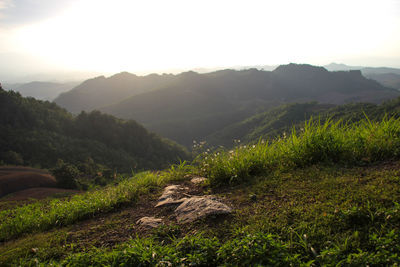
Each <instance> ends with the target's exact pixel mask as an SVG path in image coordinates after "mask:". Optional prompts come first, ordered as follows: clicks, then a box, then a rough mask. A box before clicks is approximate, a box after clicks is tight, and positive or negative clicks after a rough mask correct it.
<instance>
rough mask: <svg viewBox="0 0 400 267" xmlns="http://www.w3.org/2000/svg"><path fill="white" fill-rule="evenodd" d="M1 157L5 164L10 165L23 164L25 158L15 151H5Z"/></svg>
mask: <svg viewBox="0 0 400 267" xmlns="http://www.w3.org/2000/svg"><path fill="white" fill-rule="evenodd" d="M1 159H2V161H3V162H4V163H5V164H9V165H23V164H24V159H23V158H22V156H21V154H19V153H17V152H15V151H6V152H3V153H2V155H1Z"/></svg>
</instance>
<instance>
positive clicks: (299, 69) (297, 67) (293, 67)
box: [272, 63, 328, 75]
mask: <svg viewBox="0 0 400 267" xmlns="http://www.w3.org/2000/svg"><path fill="white" fill-rule="evenodd" d="M272 72H273V73H275V74H280V75H282V74H284V75H288V74H289V75H291V74H292V75H293V74H307V75H309V74H311V73H326V72H328V71H327V70H326V69H325V68H324V67H318V66H313V65H309V64H295V63H290V64H287V65H280V66H279V67H277V68H276V69H275V70H273V71H272Z"/></svg>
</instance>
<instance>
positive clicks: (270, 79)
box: [55, 64, 400, 146]
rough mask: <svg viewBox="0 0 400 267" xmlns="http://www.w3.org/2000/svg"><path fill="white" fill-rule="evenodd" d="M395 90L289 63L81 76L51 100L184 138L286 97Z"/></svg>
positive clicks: (380, 96)
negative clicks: (272, 67) (260, 67)
mask: <svg viewBox="0 0 400 267" xmlns="http://www.w3.org/2000/svg"><path fill="white" fill-rule="evenodd" d="M399 95H400V93H399V92H398V91H397V90H394V89H390V88H387V87H384V86H382V85H381V84H379V83H378V82H376V81H374V80H371V79H367V78H365V77H364V76H363V75H362V73H361V71H359V70H353V71H337V72H329V71H327V70H326V69H325V68H323V67H316V66H311V65H297V64H289V65H282V66H279V67H277V68H276V69H275V70H273V71H261V70H257V69H246V70H220V71H215V72H211V73H204V74H199V73H196V72H192V71H190V72H185V73H181V74H178V75H172V74H164V75H157V74H152V75H147V76H143V77H141V76H136V75H133V74H130V73H120V74H116V75H114V76H112V77H110V78H105V77H98V78H94V79H91V80H87V81H85V82H84V83H82V84H81V85H79V86H77V87H76V88H74V89H73V90H71V91H69V92H66V93H63V94H61V95H60V96H59V97H57V98H56V99H55V102H56V103H57V104H59V105H60V106H62V107H65V108H66V109H68V110H69V111H71V112H74V113H78V112H80V111H81V110H86V111H90V110H94V109H99V110H101V111H103V112H106V113H109V114H112V115H115V116H117V117H120V118H124V119H134V120H137V121H139V122H141V123H142V124H144V126H145V127H146V128H148V129H150V130H152V131H154V132H156V133H158V134H160V135H162V136H165V137H168V138H170V139H173V140H175V141H177V142H179V143H181V144H184V145H185V146H190V145H191V144H192V141H193V140H203V139H205V137H207V136H209V135H212V134H213V133H215V132H217V131H219V130H221V129H223V128H225V127H227V126H229V125H231V124H234V123H237V122H239V121H242V120H244V119H246V118H248V117H250V116H252V115H255V114H257V113H260V112H263V111H267V110H268V109H270V108H272V107H276V106H278V105H281V104H285V103H293V102H299V103H304V102H309V101H318V102H320V103H325V104H344V103H350V102H371V103H381V102H382V101H384V100H387V99H391V98H395V97H397V96H399Z"/></svg>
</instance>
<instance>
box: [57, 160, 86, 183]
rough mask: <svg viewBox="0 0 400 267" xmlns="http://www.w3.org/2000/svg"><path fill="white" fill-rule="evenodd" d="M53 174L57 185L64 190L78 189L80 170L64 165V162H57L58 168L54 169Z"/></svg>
mask: <svg viewBox="0 0 400 267" xmlns="http://www.w3.org/2000/svg"><path fill="white" fill-rule="evenodd" d="M51 173H52V174H53V175H54V177H55V178H56V180H57V184H58V186H59V187H62V188H71V189H73V188H76V187H77V181H76V180H77V178H78V177H79V174H80V172H79V170H78V169H77V168H76V167H75V166H74V165H71V164H67V163H64V162H63V161H62V160H59V161H58V162H57V166H56V167H55V168H54V169H52V171H51Z"/></svg>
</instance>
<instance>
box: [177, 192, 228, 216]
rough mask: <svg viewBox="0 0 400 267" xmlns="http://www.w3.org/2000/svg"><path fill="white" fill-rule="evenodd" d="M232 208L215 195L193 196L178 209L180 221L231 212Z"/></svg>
mask: <svg viewBox="0 0 400 267" xmlns="http://www.w3.org/2000/svg"><path fill="white" fill-rule="evenodd" d="M231 212H232V209H231V208H230V207H228V206H227V205H225V204H224V203H222V202H219V201H218V200H217V199H216V198H215V197H213V196H202V197H198V196H196V197H191V198H188V199H186V200H185V201H183V202H182V204H180V205H179V206H178V207H177V208H176V209H175V214H176V219H177V220H178V222H179V223H188V222H193V221H195V220H197V219H200V218H204V217H207V216H209V215H219V214H228V213H231Z"/></svg>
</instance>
